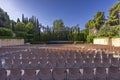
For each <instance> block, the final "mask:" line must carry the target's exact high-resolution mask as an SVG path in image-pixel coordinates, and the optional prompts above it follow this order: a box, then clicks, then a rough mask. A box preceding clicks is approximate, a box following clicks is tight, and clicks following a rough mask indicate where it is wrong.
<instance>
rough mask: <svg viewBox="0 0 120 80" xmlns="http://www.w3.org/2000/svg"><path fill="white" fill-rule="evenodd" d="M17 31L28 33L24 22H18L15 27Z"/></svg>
mask: <svg viewBox="0 0 120 80" xmlns="http://www.w3.org/2000/svg"><path fill="white" fill-rule="evenodd" d="M15 31H23V32H25V31H26V28H25V24H24V23H23V22H18V23H17V24H16V26H15Z"/></svg>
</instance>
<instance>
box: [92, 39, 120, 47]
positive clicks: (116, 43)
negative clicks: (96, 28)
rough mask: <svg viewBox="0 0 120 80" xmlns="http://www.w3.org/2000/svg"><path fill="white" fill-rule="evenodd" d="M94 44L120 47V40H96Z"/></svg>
mask: <svg viewBox="0 0 120 80" xmlns="http://www.w3.org/2000/svg"><path fill="white" fill-rule="evenodd" d="M93 44H101V45H110V46H115V47H120V38H111V39H110V38H95V39H94V40H93Z"/></svg>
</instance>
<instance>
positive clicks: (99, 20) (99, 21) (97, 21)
mask: <svg viewBox="0 0 120 80" xmlns="http://www.w3.org/2000/svg"><path fill="white" fill-rule="evenodd" d="M104 22H105V16H104V12H96V13H95V15H94V18H93V19H91V20H89V21H88V22H87V23H86V24H85V27H86V29H89V30H90V29H94V30H96V31H98V30H99V29H100V28H101V26H102V25H103V24H104ZM92 32H93V31H92Z"/></svg>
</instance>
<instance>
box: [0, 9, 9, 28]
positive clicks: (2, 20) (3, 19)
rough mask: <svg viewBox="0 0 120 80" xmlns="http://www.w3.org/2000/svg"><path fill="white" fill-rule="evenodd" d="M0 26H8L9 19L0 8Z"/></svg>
mask: <svg viewBox="0 0 120 80" xmlns="http://www.w3.org/2000/svg"><path fill="white" fill-rule="evenodd" d="M0 26H1V27H4V28H9V27H10V19H9V15H8V14H7V12H5V11H4V10H3V9H1V8H0Z"/></svg>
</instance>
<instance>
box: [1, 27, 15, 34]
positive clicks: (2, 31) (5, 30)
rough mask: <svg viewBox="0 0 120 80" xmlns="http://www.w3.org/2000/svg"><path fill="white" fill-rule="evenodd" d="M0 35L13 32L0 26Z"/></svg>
mask: <svg viewBox="0 0 120 80" xmlns="http://www.w3.org/2000/svg"><path fill="white" fill-rule="evenodd" d="M0 36H13V32H12V30H11V29H7V28H0Z"/></svg>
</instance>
